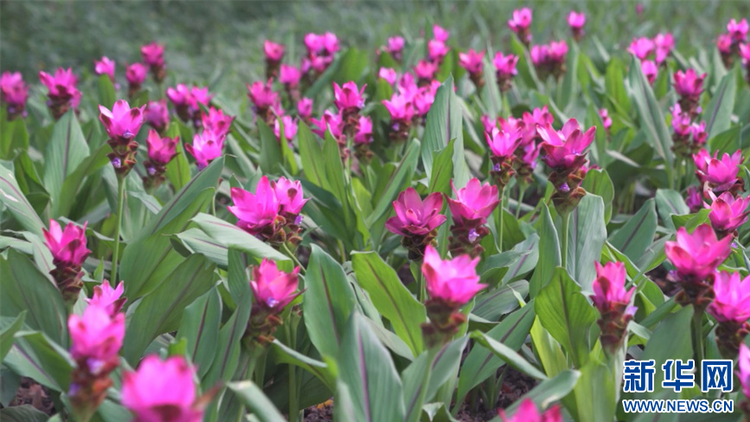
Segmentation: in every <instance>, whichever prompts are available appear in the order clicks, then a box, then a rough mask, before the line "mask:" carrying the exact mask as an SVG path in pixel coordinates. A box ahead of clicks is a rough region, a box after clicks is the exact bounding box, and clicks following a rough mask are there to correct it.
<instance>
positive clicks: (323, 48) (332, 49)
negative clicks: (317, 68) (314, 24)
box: [305, 32, 339, 55]
mask: <svg viewBox="0 0 750 422" xmlns="http://www.w3.org/2000/svg"><path fill="white" fill-rule="evenodd" d="M305 46H306V47H307V51H308V53H309V54H311V55H313V54H314V55H317V54H320V53H325V54H327V55H333V54H334V53H336V52H337V51H339V40H338V38H337V37H336V35H335V34H332V33H330V32H326V33H325V34H322V35H318V34H313V33H309V34H307V35H305Z"/></svg>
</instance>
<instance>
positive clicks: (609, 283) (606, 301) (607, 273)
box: [591, 262, 635, 314]
mask: <svg viewBox="0 0 750 422" xmlns="http://www.w3.org/2000/svg"><path fill="white" fill-rule="evenodd" d="M594 265H595V266H596V279H595V280H594V284H593V288H594V295H593V296H591V299H592V300H593V302H594V305H595V306H596V307H597V309H599V312H601V313H602V314H604V313H605V312H607V311H609V310H611V309H613V308H614V307H615V306H617V305H627V304H629V303H630V298H631V297H632V296H633V292H635V289H634V288H631V289H630V290H626V289H625V264H623V263H622V262H608V263H607V264H605V265H603V266H602V265H601V264H599V263H598V262H595V263H594Z"/></svg>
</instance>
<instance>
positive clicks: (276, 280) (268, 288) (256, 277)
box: [250, 258, 300, 312]
mask: <svg viewBox="0 0 750 422" xmlns="http://www.w3.org/2000/svg"><path fill="white" fill-rule="evenodd" d="M299 270H300V268H299V267H295V268H294V270H293V271H292V272H291V273H285V272H283V271H280V270H279V268H278V267H277V266H276V262H274V261H271V260H269V259H268V258H263V261H261V263H260V265H259V266H257V267H255V268H253V279H252V280H251V281H250V287H251V288H252V290H253V300H254V301H255V303H257V304H258V305H259V306H261V307H263V308H265V309H266V310H269V311H276V312H281V310H282V309H284V307H286V305H288V304H289V303H290V302H291V301H293V300H294V298H296V297H297V296H299V295H300V293H299V292H297V284H298V275H299Z"/></svg>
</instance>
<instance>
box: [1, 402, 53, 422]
mask: <svg viewBox="0 0 750 422" xmlns="http://www.w3.org/2000/svg"><path fill="white" fill-rule="evenodd" d="M48 418H49V416H47V414H46V413H44V412H42V411H39V410H36V408H35V407H34V406H32V405H30V404H22V405H20V406H12V407H6V408H3V409H0V421H2V422H45V421H46V420H47V419H48Z"/></svg>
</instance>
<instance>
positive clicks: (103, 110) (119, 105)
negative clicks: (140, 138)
mask: <svg viewBox="0 0 750 422" xmlns="http://www.w3.org/2000/svg"><path fill="white" fill-rule="evenodd" d="M143 109H144V107H134V108H130V104H128V102H127V101H125V100H117V101H116V102H115V105H114V106H113V107H112V111H110V110H109V109H108V108H107V107H104V106H103V105H100V106H99V121H101V122H102V124H103V125H104V129H106V131H107V134H108V135H109V137H110V138H111V139H133V138H135V136H136V135H138V132H139V131H140V130H141V126H142V125H143Z"/></svg>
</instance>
